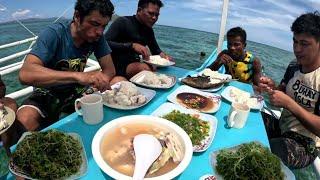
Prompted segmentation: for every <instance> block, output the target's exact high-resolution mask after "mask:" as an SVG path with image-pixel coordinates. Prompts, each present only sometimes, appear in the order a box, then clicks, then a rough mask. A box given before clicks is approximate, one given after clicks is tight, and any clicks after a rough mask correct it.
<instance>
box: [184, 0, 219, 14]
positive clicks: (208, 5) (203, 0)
mask: <svg viewBox="0 0 320 180" xmlns="http://www.w3.org/2000/svg"><path fill="white" fill-rule="evenodd" d="M183 6H184V7H186V8H191V9H193V10H197V11H202V12H208V13H213V12H214V11H216V10H220V9H221V7H222V0H190V2H185V3H183Z"/></svg>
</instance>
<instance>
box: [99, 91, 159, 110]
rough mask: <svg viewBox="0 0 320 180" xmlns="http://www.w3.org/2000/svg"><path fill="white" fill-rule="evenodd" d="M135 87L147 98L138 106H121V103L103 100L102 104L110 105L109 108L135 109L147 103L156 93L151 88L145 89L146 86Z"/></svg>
mask: <svg viewBox="0 0 320 180" xmlns="http://www.w3.org/2000/svg"><path fill="white" fill-rule="evenodd" d="M137 89H138V91H139V93H140V94H142V95H144V96H145V97H146V99H147V100H146V102H145V103H143V104H140V105H138V106H123V105H119V104H109V103H107V102H105V101H103V105H105V106H107V107H110V108H114V109H122V110H130V109H137V108H139V107H142V106H144V105H146V104H148V102H149V101H151V99H152V98H153V97H154V96H155V95H156V91H154V90H151V89H146V88H141V87H137ZM102 94H103V93H102Z"/></svg>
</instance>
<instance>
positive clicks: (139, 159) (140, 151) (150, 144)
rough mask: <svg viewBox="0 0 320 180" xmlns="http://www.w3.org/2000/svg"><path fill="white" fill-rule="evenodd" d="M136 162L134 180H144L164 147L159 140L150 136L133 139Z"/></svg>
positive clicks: (144, 135)
mask: <svg viewBox="0 0 320 180" xmlns="http://www.w3.org/2000/svg"><path fill="white" fill-rule="evenodd" d="M133 148H134V154H135V156H136V162H135V167H134V173H133V180H142V179H143V178H144V176H145V174H146V173H147V171H148V169H149V167H150V166H151V165H152V163H153V162H154V161H155V160H156V159H157V158H158V157H159V156H160V154H161V152H162V146H161V144H160V142H159V140H158V139H157V138H155V137H154V136H152V135H150V134H139V135H137V136H135V137H134V139H133Z"/></svg>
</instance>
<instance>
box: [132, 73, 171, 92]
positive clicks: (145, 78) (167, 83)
mask: <svg viewBox="0 0 320 180" xmlns="http://www.w3.org/2000/svg"><path fill="white" fill-rule="evenodd" d="M130 81H131V82H133V83H135V84H137V85H140V86H144V87H148V88H156V89H169V88H171V87H173V86H174V85H175V84H176V77H175V76H170V75H166V74H161V73H155V72H151V71H141V72H140V73H138V74H136V75H135V76H133V77H132V78H131V79H130Z"/></svg>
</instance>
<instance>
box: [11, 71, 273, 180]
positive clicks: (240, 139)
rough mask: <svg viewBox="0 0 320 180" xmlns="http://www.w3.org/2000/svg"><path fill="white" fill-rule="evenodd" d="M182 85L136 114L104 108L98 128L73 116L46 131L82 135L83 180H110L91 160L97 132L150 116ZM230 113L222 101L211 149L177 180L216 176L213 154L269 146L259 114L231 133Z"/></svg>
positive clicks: (196, 156)
mask: <svg viewBox="0 0 320 180" xmlns="http://www.w3.org/2000/svg"><path fill="white" fill-rule="evenodd" d="M159 72H161V73H166V74H170V75H175V76H176V77H177V78H179V77H184V76H185V75H186V74H187V73H190V72H189V70H186V69H181V68H177V67H170V68H163V69H159ZM180 85H181V84H180V83H179V82H177V84H176V85H175V86H174V87H173V88H171V89H169V90H157V94H156V96H155V97H154V99H153V100H152V101H151V102H149V103H148V104H147V105H146V106H144V107H142V108H139V109H136V110H130V111H124V110H115V109H110V108H108V107H104V120H103V122H101V123H99V124H98V125H87V124H86V123H84V122H83V120H82V117H81V116H78V115H77V114H76V113H73V114H71V115H69V116H67V117H65V118H63V119H61V120H60V121H58V122H56V123H55V124H53V125H51V126H49V127H48V128H46V129H52V128H56V129H59V130H62V131H65V132H75V133H78V134H80V136H81V137H82V140H83V143H84V146H85V150H86V154H87V158H88V172H87V174H86V175H85V176H84V177H83V178H82V179H90V180H91V179H111V178H110V177H109V176H108V175H106V174H105V173H103V172H102V171H101V170H100V168H99V167H98V165H97V164H96V163H95V161H94V159H93V156H92V151H91V142H92V139H93V136H94V135H95V133H96V132H97V130H98V129H99V128H100V127H101V126H103V125H104V124H105V123H107V122H109V121H111V120H113V119H115V118H118V117H121V116H126V115H134V114H151V113H152V112H153V111H154V110H155V109H156V108H158V107H159V105H161V104H162V103H164V102H166V101H167V96H168V95H169V94H170V93H171V92H173V91H174V90H175V89H176V88H177V87H179V86H180ZM230 85H232V86H235V87H238V88H240V89H243V90H246V91H249V92H252V91H253V90H252V87H251V85H248V84H244V83H240V82H230ZM222 90H223V89H222ZM222 90H220V91H218V92H217V93H218V94H220V93H221V92H222ZM229 109H230V103H229V102H227V101H226V100H223V101H222V103H221V107H220V109H219V110H218V112H216V113H215V114H213V115H214V116H215V117H216V118H217V119H218V129H217V132H216V135H215V138H214V139H213V142H212V144H211V146H210V147H209V149H208V150H207V151H205V152H203V153H194V154H193V158H192V160H191V163H190V164H189V166H188V168H187V169H186V170H185V171H184V172H183V173H182V174H181V175H180V176H178V177H177V179H199V177H201V176H202V175H204V174H213V173H214V172H213V169H212V167H211V165H210V154H211V152H213V151H216V150H220V149H223V148H227V147H232V146H235V145H238V144H241V143H244V142H250V141H259V142H261V143H262V144H264V145H265V146H269V142H268V137H267V134H266V131H265V129H264V125H263V121H262V117H261V114H260V112H259V111H251V112H250V114H249V117H248V120H247V123H246V126H245V127H244V128H242V129H233V128H232V129H229V128H227V125H226V119H227V115H228V112H229ZM8 177H9V179H10V178H12V176H11V174H10V175H9V176H8Z"/></svg>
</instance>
